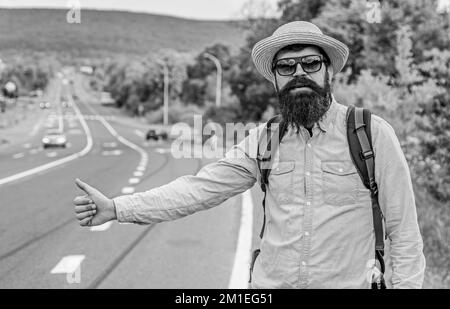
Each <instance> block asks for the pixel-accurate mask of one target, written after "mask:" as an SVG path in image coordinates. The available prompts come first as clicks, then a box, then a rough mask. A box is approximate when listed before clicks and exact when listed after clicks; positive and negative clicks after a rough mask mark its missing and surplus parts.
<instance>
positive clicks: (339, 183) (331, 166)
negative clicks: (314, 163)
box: [322, 161, 359, 206]
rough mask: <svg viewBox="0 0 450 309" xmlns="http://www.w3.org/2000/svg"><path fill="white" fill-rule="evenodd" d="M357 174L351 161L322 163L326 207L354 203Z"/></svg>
mask: <svg viewBox="0 0 450 309" xmlns="http://www.w3.org/2000/svg"><path fill="white" fill-rule="evenodd" d="M358 177H359V175H358V172H357V171H356V168H355V166H354V165H353V162H351V161H322V182H323V186H322V188H323V197H324V202H325V204H327V205H334V206H343V205H352V204H355V203H356V199H357V194H358Z"/></svg>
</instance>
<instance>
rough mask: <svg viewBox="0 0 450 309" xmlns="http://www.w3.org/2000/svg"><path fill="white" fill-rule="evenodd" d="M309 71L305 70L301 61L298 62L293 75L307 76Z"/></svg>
mask: <svg viewBox="0 0 450 309" xmlns="http://www.w3.org/2000/svg"><path fill="white" fill-rule="evenodd" d="M305 75H307V73H306V72H305V71H303V68H302V66H301V64H300V63H297V67H296V69H295V72H294V74H293V75H292V76H305Z"/></svg>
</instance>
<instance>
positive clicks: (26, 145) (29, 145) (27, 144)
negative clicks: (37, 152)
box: [23, 143, 31, 149]
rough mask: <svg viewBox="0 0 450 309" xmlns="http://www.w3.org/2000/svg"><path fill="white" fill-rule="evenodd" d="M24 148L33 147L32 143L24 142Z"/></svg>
mask: <svg viewBox="0 0 450 309" xmlns="http://www.w3.org/2000/svg"><path fill="white" fill-rule="evenodd" d="M23 148H25V149H28V148H31V144H30V143H26V144H23Z"/></svg>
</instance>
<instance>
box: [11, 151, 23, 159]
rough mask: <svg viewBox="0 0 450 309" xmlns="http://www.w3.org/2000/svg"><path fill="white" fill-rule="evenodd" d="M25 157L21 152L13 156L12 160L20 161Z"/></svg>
mask: <svg viewBox="0 0 450 309" xmlns="http://www.w3.org/2000/svg"><path fill="white" fill-rule="evenodd" d="M23 157H25V154H24V153H23V152H21V153H16V154H15V155H13V159H20V158H23Z"/></svg>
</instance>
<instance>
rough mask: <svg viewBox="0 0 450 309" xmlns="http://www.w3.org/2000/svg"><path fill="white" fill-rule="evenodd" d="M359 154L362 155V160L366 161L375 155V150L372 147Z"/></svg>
mask: <svg viewBox="0 0 450 309" xmlns="http://www.w3.org/2000/svg"><path fill="white" fill-rule="evenodd" d="M359 156H360V157H361V159H362V160H364V161H366V160H368V159H370V158H373V157H374V154H373V151H372V150H371V149H369V150H367V151H364V152H363V151H361V152H360V153H359Z"/></svg>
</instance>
